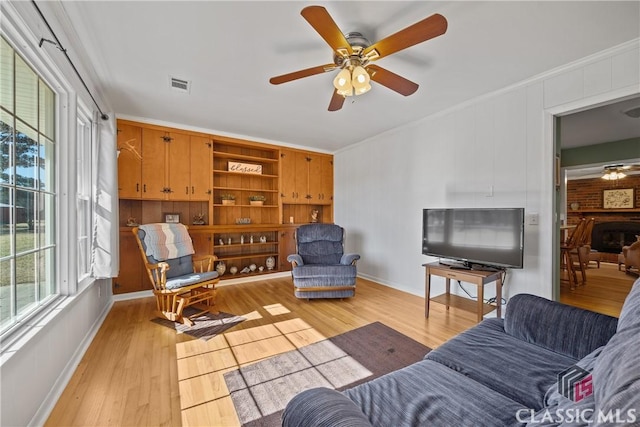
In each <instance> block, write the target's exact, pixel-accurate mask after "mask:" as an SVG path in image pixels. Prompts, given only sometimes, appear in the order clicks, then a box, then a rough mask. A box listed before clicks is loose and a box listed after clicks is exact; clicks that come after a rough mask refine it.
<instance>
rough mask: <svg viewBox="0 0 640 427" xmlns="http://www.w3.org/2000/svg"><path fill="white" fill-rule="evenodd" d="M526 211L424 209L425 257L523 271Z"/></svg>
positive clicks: (520, 209) (510, 209)
mask: <svg viewBox="0 0 640 427" xmlns="http://www.w3.org/2000/svg"><path fill="white" fill-rule="evenodd" d="M523 248H524V208H449V209H424V210H423V217H422V253H423V254H424V255H430V256H434V257H438V258H446V259H450V260H454V261H458V262H460V265H459V266H460V267H462V268H472V267H474V265H476V264H477V265H478V266H485V267H499V268H522V259H523Z"/></svg>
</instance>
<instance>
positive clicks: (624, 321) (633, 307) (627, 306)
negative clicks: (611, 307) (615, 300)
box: [618, 279, 640, 331]
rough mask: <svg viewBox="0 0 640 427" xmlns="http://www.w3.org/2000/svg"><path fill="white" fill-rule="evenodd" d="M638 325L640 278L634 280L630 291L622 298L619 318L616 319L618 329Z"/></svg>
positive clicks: (639, 319)
mask: <svg viewBox="0 0 640 427" xmlns="http://www.w3.org/2000/svg"><path fill="white" fill-rule="evenodd" d="M639 325H640V279H638V280H636V282H635V283H634V285H633V286H632V287H631V291H630V292H629V295H627V298H626V299H625V300H624V304H623V305H622V310H621V311H620V318H619V319H618V331H621V330H623V329H625V328H632V327H637V326H639Z"/></svg>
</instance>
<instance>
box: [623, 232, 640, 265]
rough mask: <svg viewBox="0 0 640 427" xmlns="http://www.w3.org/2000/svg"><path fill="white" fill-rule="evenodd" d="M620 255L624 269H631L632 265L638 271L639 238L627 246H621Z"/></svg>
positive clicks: (639, 259) (639, 261) (639, 260)
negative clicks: (622, 258)
mask: <svg viewBox="0 0 640 427" xmlns="http://www.w3.org/2000/svg"><path fill="white" fill-rule="evenodd" d="M622 256H623V257H624V268H625V270H626V271H631V268H632V267H633V268H635V269H636V270H638V271H640V239H638V241H636V242H634V243H632V244H631V245H629V246H623V247H622Z"/></svg>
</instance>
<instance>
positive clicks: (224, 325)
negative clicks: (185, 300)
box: [153, 307, 247, 341]
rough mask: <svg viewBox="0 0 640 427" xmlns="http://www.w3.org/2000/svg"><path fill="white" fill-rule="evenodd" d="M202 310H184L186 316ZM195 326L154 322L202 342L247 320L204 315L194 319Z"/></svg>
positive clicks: (160, 320)
mask: <svg viewBox="0 0 640 427" xmlns="http://www.w3.org/2000/svg"><path fill="white" fill-rule="evenodd" d="M199 311H200V310H198V309H195V308H193V307H187V308H185V309H184V311H183V314H184V315H185V316H191V315H193V314H196V313H198V312H199ZM192 320H193V322H194V324H193V326H187V325H185V324H183V323H178V322H172V321H171V320H167V319H161V318H157V317H156V318H155V319H153V322H155V323H159V324H160V325H163V326H167V327H169V328H173V329H175V330H176V331H177V332H178V333H183V334H187V335H190V336H192V337H195V338H199V339H201V340H205V341H207V340H210V339H211V338H213V337H215V336H216V335H219V334H221V333H223V332H224V331H226V330H227V329H230V328H232V327H234V326H235V325H237V324H239V323H242V322H244V321H245V320H247V319H245V318H244V317H242V316H237V315H235V314H230V313H224V312H222V311H221V312H220V313H218V314H211V313H204V314H202V315H200V316H198V317H196V318H194V319H192Z"/></svg>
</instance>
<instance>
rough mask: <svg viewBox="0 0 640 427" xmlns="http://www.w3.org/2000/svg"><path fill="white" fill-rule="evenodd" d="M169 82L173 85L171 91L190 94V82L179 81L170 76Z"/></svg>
mask: <svg viewBox="0 0 640 427" xmlns="http://www.w3.org/2000/svg"><path fill="white" fill-rule="evenodd" d="M169 82H170V85H171V89H173V90H175V91H178V92H182V93H189V92H190V91H191V82H190V81H188V80H183V79H178V78H176V77H172V76H169Z"/></svg>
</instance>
